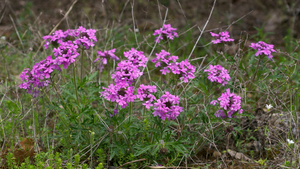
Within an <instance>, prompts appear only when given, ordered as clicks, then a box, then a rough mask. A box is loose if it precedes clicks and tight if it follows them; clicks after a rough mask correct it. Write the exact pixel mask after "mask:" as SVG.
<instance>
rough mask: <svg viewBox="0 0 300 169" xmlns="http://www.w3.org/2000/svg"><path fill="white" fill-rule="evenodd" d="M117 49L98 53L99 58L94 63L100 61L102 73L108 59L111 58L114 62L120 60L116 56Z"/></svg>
mask: <svg viewBox="0 0 300 169" xmlns="http://www.w3.org/2000/svg"><path fill="white" fill-rule="evenodd" d="M115 52H116V49H111V50H107V51H104V52H102V51H97V54H98V57H97V58H96V59H95V60H94V62H97V61H98V60H100V62H99V69H100V72H102V70H103V69H104V65H106V64H107V59H108V58H111V59H113V60H119V58H118V57H117V56H116V55H115Z"/></svg>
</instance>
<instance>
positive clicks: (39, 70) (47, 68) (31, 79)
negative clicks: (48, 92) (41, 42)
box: [19, 56, 60, 97]
mask: <svg viewBox="0 0 300 169" xmlns="http://www.w3.org/2000/svg"><path fill="white" fill-rule="evenodd" d="M53 70H60V67H59V66H58V65H56V64H55V61H54V60H53V59H52V58H51V56H48V57H47V58H46V59H45V60H41V61H40V62H39V63H36V64H35V65H34V66H33V67H32V69H31V70H30V69H29V68H26V69H24V70H23V72H22V73H21V75H20V78H21V80H22V82H23V83H21V84H20V85H19V87H20V88H21V89H27V92H28V93H29V94H32V95H33V96H34V97H37V96H38V94H39V89H40V88H42V87H44V86H48V84H49V83H50V81H49V80H48V79H49V78H50V76H51V73H52V72H53Z"/></svg>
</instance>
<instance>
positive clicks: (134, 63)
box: [100, 48, 148, 108]
mask: <svg viewBox="0 0 300 169" xmlns="http://www.w3.org/2000/svg"><path fill="white" fill-rule="evenodd" d="M113 52H115V50H114V51H113ZM101 54H102V53H101ZM124 55H125V57H126V58H127V60H122V61H121V62H119V63H118V65H117V67H116V71H115V72H114V73H113V74H112V75H111V78H112V79H114V82H115V84H114V85H113V84H111V85H110V86H108V88H105V87H103V89H104V91H103V92H100V94H101V96H103V97H104V98H105V99H106V100H109V101H111V102H117V104H118V105H120V106H121V107H122V108H125V107H126V106H128V103H129V102H134V100H135V99H136V98H137V95H134V94H133V93H134V87H133V86H132V85H133V83H134V81H135V80H136V79H137V78H138V77H139V76H142V75H143V72H142V71H141V70H140V69H139V67H140V66H142V67H144V66H146V65H145V64H146V63H147V61H148V59H147V58H146V57H145V56H144V55H143V52H141V51H137V50H135V49H134V48H132V49H131V50H130V51H128V52H124ZM110 56H111V55H110ZM113 57H114V58H116V57H117V56H115V55H114V56H113Z"/></svg>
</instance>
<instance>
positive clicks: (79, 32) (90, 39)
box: [43, 26, 97, 49]
mask: <svg viewBox="0 0 300 169" xmlns="http://www.w3.org/2000/svg"><path fill="white" fill-rule="evenodd" d="M95 33H96V30H95V29H85V28H84V27H82V26H79V28H78V29H75V30H74V29H68V30H66V31H65V32H63V31H62V30H57V31H55V32H54V33H52V35H47V36H44V37H43V39H44V40H45V45H44V46H45V49H47V48H48V47H49V45H50V43H53V44H54V45H55V46H56V45H60V44H61V43H63V42H66V41H72V43H74V44H76V45H79V46H80V45H82V46H84V47H85V48H86V49H88V48H89V47H92V46H94V45H95V44H94V42H97V38H96V35H95Z"/></svg>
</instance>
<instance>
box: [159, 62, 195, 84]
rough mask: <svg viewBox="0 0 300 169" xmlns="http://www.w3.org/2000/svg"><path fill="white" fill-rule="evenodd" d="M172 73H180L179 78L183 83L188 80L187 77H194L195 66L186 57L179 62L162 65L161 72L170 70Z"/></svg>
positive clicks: (164, 72)
mask: <svg viewBox="0 0 300 169" xmlns="http://www.w3.org/2000/svg"><path fill="white" fill-rule="evenodd" d="M169 69H170V70H171V71H172V73H173V74H178V75H180V80H183V81H184V82H185V83H187V82H188V80H189V79H194V78H195V75H194V72H195V70H196V69H195V67H194V66H193V65H191V63H190V62H189V60H188V59H186V60H184V61H181V62H179V63H178V62H175V63H170V64H169V65H168V66H166V67H164V68H163V69H162V70H160V71H161V72H162V74H164V75H165V74H166V73H170V70H169Z"/></svg>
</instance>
